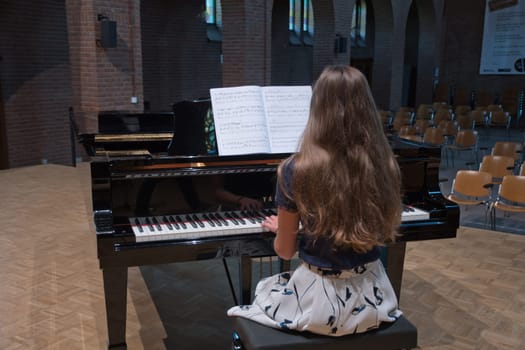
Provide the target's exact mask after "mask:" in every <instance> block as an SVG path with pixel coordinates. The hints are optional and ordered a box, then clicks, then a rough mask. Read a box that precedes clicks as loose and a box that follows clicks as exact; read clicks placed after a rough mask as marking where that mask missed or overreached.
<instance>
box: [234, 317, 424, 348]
mask: <svg viewBox="0 0 525 350" xmlns="http://www.w3.org/2000/svg"><path fill="white" fill-rule="evenodd" d="M232 319H233V329H234V333H233V346H232V349H233V350H270V349H276V350H277V349H279V350H319V349H322V350H348V349H353V350H360V349H374V350H394V349H412V348H415V347H417V328H416V327H415V326H414V325H413V324H412V323H410V321H409V320H407V319H406V318H405V317H403V316H401V317H400V318H399V319H398V320H397V321H395V322H393V323H385V324H384V325H381V327H379V328H377V329H374V330H372V331H368V332H365V333H357V334H352V335H346V336H342V337H329V336H322V335H316V334H313V333H308V332H292V331H283V330H279V329H276V328H271V327H266V326H263V325H261V324H259V323H256V322H254V321H251V320H248V319H245V318H242V317H232Z"/></svg>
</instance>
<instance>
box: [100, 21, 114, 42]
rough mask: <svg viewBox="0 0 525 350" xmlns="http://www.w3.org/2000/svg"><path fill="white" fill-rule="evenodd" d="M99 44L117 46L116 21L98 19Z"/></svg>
mask: <svg viewBox="0 0 525 350" xmlns="http://www.w3.org/2000/svg"><path fill="white" fill-rule="evenodd" d="M100 46H101V47H104V48H111V47H117V22H115V21H109V20H102V21H100Z"/></svg>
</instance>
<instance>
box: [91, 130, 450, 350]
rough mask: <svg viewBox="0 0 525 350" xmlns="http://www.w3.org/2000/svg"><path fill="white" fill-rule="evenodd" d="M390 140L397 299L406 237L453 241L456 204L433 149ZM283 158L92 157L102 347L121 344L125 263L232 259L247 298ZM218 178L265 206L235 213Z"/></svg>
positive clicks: (264, 246) (390, 263) (263, 252)
mask: <svg viewBox="0 0 525 350" xmlns="http://www.w3.org/2000/svg"><path fill="white" fill-rule="evenodd" d="M391 142H392V148H393V150H394V152H395V154H396V156H397V159H398V162H399V164H400V167H401V171H402V174H403V185H404V202H405V204H407V206H409V207H411V208H415V209H413V211H407V212H406V213H404V214H403V220H402V225H401V228H400V233H401V236H400V237H399V240H398V241H397V242H396V243H394V244H391V245H389V248H388V249H387V257H386V259H387V273H388V275H389V277H390V279H391V281H392V284H393V286H394V289H395V291H396V293H397V295H398V296H399V293H400V288H401V279H402V272H403V263H404V256H405V247H406V242H409V241H417V240H428V239H441V238H453V237H455V236H456V230H457V228H458V226H459V208H458V206H457V205H455V204H454V203H452V202H450V201H448V200H446V199H445V198H444V197H443V195H442V194H441V192H440V189H439V165H440V160H441V159H440V158H441V157H440V156H441V151H440V148H436V147H426V146H424V145H418V144H411V143H407V142H403V141H401V140H398V139H393V140H392V141H391ZM190 153H191V152H190ZM287 156H289V154H254V155H246V156H226V157H225V156H216V155H203V156H200V155H195V156H173V155H167V154H166V153H161V154H149V155H146V156H126V157H112V156H111V155H110V154H104V155H102V156H98V157H94V158H93V159H92V161H91V179H92V200H93V214H94V223H95V229H96V237H97V250H98V258H99V263H100V268H101V269H102V272H103V281H104V293H105V299H106V316H107V324H108V337H109V348H110V349H125V348H126V343H125V331H126V303H127V301H126V293H127V271H128V267H131V266H142V265H151V264H165V263H173V262H182V261H193V260H202V259H220V258H225V257H232V256H235V257H239V258H240V264H239V269H240V276H241V281H240V286H239V289H240V290H241V292H242V294H241V298H242V300H241V302H242V303H247V302H249V300H250V297H251V290H250V286H251V276H250V273H251V259H252V258H254V257H265V256H274V255H275V253H274V251H273V234H271V233H267V232H264V231H263V230H262V228H261V227H260V220H261V217H262V216H264V215H267V214H269V213H272V210H274V209H275V208H274V203H273V197H274V192H275V184H276V170H277V167H278V165H279V163H280V162H281V161H282V160H283V159H285V158H286V157H287ZM218 179H219V180H220V181H216V180H218ZM218 183H219V184H221V186H223V187H224V188H225V189H227V190H228V191H230V192H232V193H235V194H236V195H242V196H246V197H251V198H254V199H258V200H260V201H261V202H262V203H263V208H264V209H263V210H262V212H242V211H239V210H238V208H236V207H235V206H234V205H233V206H232V205H231V204H228V203H222V202H221V201H220V200H218V199H217V198H216V196H215V195H214V193H215V190H216V188H217V187H216V184H218ZM414 213H415V215H412V214H414Z"/></svg>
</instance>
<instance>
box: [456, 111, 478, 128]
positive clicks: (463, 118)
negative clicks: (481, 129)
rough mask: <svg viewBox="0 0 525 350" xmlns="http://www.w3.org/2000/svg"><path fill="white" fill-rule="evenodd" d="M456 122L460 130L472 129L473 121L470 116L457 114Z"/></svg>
mask: <svg viewBox="0 0 525 350" xmlns="http://www.w3.org/2000/svg"><path fill="white" fill-rule="evenodd" d="M456 122H457V123H458V127H459V128H460V129H474V126H475V124H474V119H473V118H472V116H471V115H470V114H457V115H456Z"/></svg>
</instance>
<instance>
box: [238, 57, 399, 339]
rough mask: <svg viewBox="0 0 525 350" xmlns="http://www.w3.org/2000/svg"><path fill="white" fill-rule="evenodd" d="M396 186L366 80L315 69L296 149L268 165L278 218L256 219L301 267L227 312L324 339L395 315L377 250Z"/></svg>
mask: <svg viewBox="0 0 525 350" xmlns="http://www.w3.org/2000/svg"><path fill="white" fill-rule="evenodd" d="M400 187H401V175H400V171H399V167H398V165H397V162H396V160H395V159H394V156H393V153H392V150H391V148H390V145H389V144H388V141H387V139H386V136H385V135H384V133H383V127H382V123H381V118H380V116H379V114H378V112H377V109H376V106H375V103H374V100H373V98H372V94H371V92H370V88H369V86H368V83H367V81H366V78H365V77H364V76H363V75H362V74H361V73H360V72H359V71H358V70H357V69H355V68H352V67H350V66H330V67H327V68H325V70H324V71H323V72H322V74H321V75H320V77H319V79H318V80H317V82H316V83H315V86H314V89H313V94H312V101H311V108H310V117H309V120H308V124H307V126H306V129H305V131H304V134H303V139H302V142H301V145H300V147H299V151H298V152H297V153H296V154H295V155H293V156H291V157H290V158H288V159H287V160H285V161H284V162H283V163H282V164H281V166H280V167H279V170H278V186H277V191H276V196H275V200H276V204H277V208H278V215H277V216H271V217H267V218H266V220H265V221H264V223H263V224H262V225H263V226H264V227H265V228H267V229H268V230H270V231H272V232H275V234H276V236H275V240H274V249H275V252H276V253H277V255H279V257H281V258H282V259H285V260H289V259H291V258H292V257H293V256H294V255H295V253H296V251H298V252H299V258H300V259H301V264H300V265H299V266H298V268H297V269H296V270H295V271H294V272H293V273H291V272H286V273H281V274H277V275H274V276H271V277H268V278H265V279H263V280H261V281H260V282H259V283H258V284H257V288H256V291H255V299H254V301H253V304H251V305H241V306H235V307H233V308H231V309H229V310H228V315H229V316H241V317H246V318H250V319H252V320H254V321H257V322H259V323H262V324H264V325H267V326H271V327H276V328H284V329H292V330H299V331H310V332H313V333H317V334H325V335H331V336H342V335H346V334H351V333H359V332H365V331H367V330H370V329H374V328H377V327H378V326H379V325H380V323H381V322H393V321H395V320H396V319H397V318H398V317H399V316H400V315H401V311H400V310H399V309H398V305H397V299H396V296H395V293H394V291H393V289H392V286H391V284H390V281H389V280H388V277H387V275H386V273H385V270H384V268H383V265H382V264H381V261H380V260H379V256H380V246H381V245H384V243H385V242H387V241H393V240H394V238H395V235H396V231H397V229H398V227H399V224H400V220H401V208H402V205H401V189H400ZM299 233H300V234H299Z"/></svg>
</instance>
